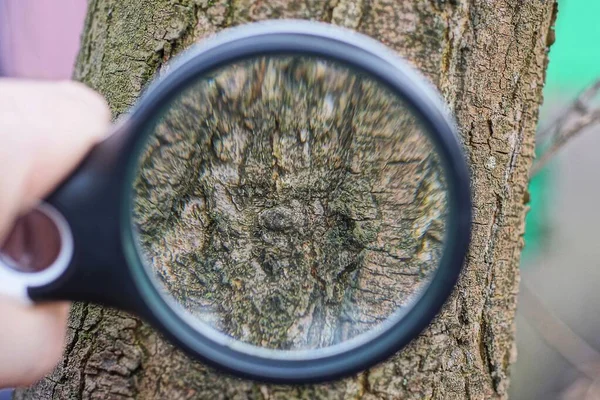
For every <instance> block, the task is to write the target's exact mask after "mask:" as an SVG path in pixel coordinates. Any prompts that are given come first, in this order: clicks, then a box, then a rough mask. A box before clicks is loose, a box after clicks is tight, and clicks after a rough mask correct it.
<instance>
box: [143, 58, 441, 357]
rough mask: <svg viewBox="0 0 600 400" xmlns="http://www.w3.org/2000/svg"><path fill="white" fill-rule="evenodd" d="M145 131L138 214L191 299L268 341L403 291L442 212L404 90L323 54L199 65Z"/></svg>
mask: <svg viewBox="0 0 600 400" xmlns="http://www.w3.org/2000/svg"><path fill="white" fill-rule="evenodd" d="M153 129H154V130H153V131H151V132H149V134H150V140H149V143H148V145H147V148H146V150H145V152H144V154H143V156H142V160H141V166H140V171H139V176H138V178H137V180H136V182H135V189H134V190H135V210H134V215H135V222H136V225H137V229H138V231H139V238H140V240H141V243H142V247H143V248H144V250H145V252H146V255H147V258H148V260H149V262H148V265H149V268H150V269H151V271H152V273H153V274H154V275H155V276H156V277H157V278H158V279H157V281H160V282H161V286H162V288H163V289H164V291H166V292H167V293H169V295H170V296H172V297H174V298H175V299H176V301H177V302H178V303H180V304H181V305H182V306H183V307H184V308H185V309H186V310H187V311H188V312H190V313H191V314H193V315H195V316H197V318H198V319H199V320H201V321H203V322H205V323H208V324H209V325H211V326H213V327H214V328H216V329H217V330H219V331H221V332H224V333H226V334H227V335H230V336H232V337H234V338H236V339H239V340H242V341H244V342H247V343H250V344H254V345H258V346H262V347H268V348H274V349H309V348H320V347H325V346H329V345H332V344H336V343H340V342H342V341H345V340H348V339H350V338H352V337H355V336H357V335H358V334H361V333H364V332H365V331H367V330H368V329H369V328H373V327H374V326H375V325H377V324H379V323H381V322H382V321H384V320H386V319H387V318H388V317H389V316H390V315H391V314H392V313H393V312H395V311H397V310H399V309H402V308H403V307H407V306H408V305H409V304H410V301H411V300H412V299H414V295H415V293H417V292H418V291H419V290H420V289H421V288H422V287H423V286H424V285H425V284H426V283H427V282H428V278H430V277H431V274H432V272H433V271H434V270H435V268H436V267H437V266H438V263H439V259H440V256H441V252H442V245H443V238H444V233H445V216H446V213H447V204H446V195H445V188H446V187H445V182H444V179H443V170H442V168H441V165H440V162H439V160H438V158H437V156H436V153H435V149H434V147H433V144H432V143H431V141H430V140H429V138H428V137H427V135H426V134H425V132H424V130H423V128H422V127H421V126H420V125H419V124H418V122H417V120H416V118H415V116H414V115H413V113H412V111H411V110H410V109H409V108H408V107H407V106H406V104H405V103H403V101H402V100H401V99H399V98H398V97H397V96H396V95H394V94H393V93H391V92H390V91H389V90H388V89H387V88H385V87H384V86H382V85H381V84H380V83H378V82H376V81H374V80H373V79H372V78H370V77H368V76H366V75H364V74H360V73H358V72H357V71H352V70H349V69H348V68H347V67H344V66H341V65H338V64H334V63H332V62H329V61H323V60H316V59H312V58H306V57H278V58H260V59H254V60H249V61H245V62H242V63H238V64H236V65H232V66H228V67H226V68H223V69H221V70H219V71H216V72H215V73H213V74H212V75H210V76H206V77H203V78H201V79H199V80H198V81H197V82H196V83H194V84H193V86H191V87H190V88H188V89H186V90H185V91H184V92H183V93H182V94H181V96H180V97H179V98H178V99H176V101H174V102H173V103H172V104H171V105H170V106H169V108H168V109H167V110H166V111H165V112H164V114H163V115H162V116H161V117H160V118H159V119H158V122H157V125H155V126H154V127H153Z"/></svg>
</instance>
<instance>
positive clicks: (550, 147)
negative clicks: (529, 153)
mask: <svg viewBox="0 0 600 400" xmlns="http://www.w3.org/2000/svg"><path fill="white" fill-rule="evenodd" d="M599 92H600V79H598V80H597V81H596V82H594V83H593V84H592V85H590V86H589V87H588V88H587V89H585V90H584V91H583V92H582V93H581V94H580V95H579V96H577V98H576V99H575V101H573V102H572V103H571V105H570V106H569V107H567V108H566V109H565V110H564V111H563V112H562V113H561V115H560V116H559V117H558V118H557V119H556V120H554V122H552V123H551V124H550V125H548V127H546V128H545V129H543V130H541V131H540V133H539V134H538V140H540V139H542V140H544V138H547V139H545V140H544V142H545V145H544V146H543V147H546V150H545V151H544V152H543V153H542V155H541V156H540V158H538V160H537V161H536V162H535V163H534V164H533V167H532V169H531V176H533V175H535V174H536V173H538V172H539V171H540V170H541V169H542V167H543V166H544V165H546V164H547V163H548V161H550V159H551V158H552V157H553V156H554V155H555V154H556V153H557V152H558V151H559V150H560V149H561V148H562V147H563V146H564V145H565V144H566V143H567V142H568V141H569V140H571V139H572V138H574V137H575V136H577V135H579V134H580V133H581V132H582V131H584V130H585V129H586V128H588V127H590V126H593V125H596V124H598V123H600V107H598V106H597V105H595V104H594V100H595V99H596V97H597V95H598V93H599ZM546 143H547V144H546Z"/></svg>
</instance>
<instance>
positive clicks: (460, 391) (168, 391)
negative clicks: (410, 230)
mask: <svg viewBox="0 0 600 400" xmlns="http://www.w3.org/2000/svg"><path fill="white" fill-rule="evenodd" d="M283 17H286V18H310V19H316V20H322V21H331V22H333V23H336V24H340V25H344V26H347V27H350V28H353V29H357V30H359V31H361V32H364V33H366V34H368V35H370V36H373V37H375V38H377V39H379V40H381V41H382V42H384V43H385V44H387V45H389V46H391V47H392V48H394V49H396V50H397V51H398V52H399V53H400V54H402V55H404V56H405V57H407V58H408V59H409V60H410V61H411V62H412V63H413V64H414V65H415V66H417V67H418V68H420V69H421V70H422V71H423V72H424V73H425V74H426V75H427V76H428V77H429V78H430V79H431V80H432V81H433V82H434V83H435V84H436V85H437V86H438V87H439V88H440V90H441V91H442V93H443V94H444V96H445V97H446V100H447V101H448V103H449V104H450V107H451V109H452V110H453V111H454V112H455V114H456V116H457V119H458V122H459V125H460V128H461V134H462V138H463V141H464V144H465V148H466V151H467V153H468V156H469V160H470V165H471V171H472V178H473V191H474V202H475V210H474V212H475V214H474V215H475V218H474V219H475V221H474V232H473V242H472V246H471V249H470V253H469V256H468V261H467V264H466V271H465V273H464V275H463V277H462V279H461V282H460V284H459V287H458V288H457V290H456V292H455V294H454V296H453V297H452V298H451V300H450V301H449V302H448V303H447V305H446V306H445V308H444V311H443V312H442V313H441V315H440V316H439V317H438V318H437V319H436V321H435V322H434V323H433V324H432V325H431V326H430V327H429V328H428V329H427V331H426V332H425V333H423V334H422V335H421V336H420V337H419V338H418V339H417V340H415V341H414V342H413V343H412V344H411V345H410V346H409V347H408V348H406V349H405V350H404V351H402V352H401V353H400V354H398V355H396V356H395V357H394V358H393V359H391V360H390V361H388V362H386V363H384V364H382V365H379V366H377V367H375V368H372V369H371V370H369V371H366V372H365V373H363V374H360V375H359V376H357V377H354V378H350V379H346V380H343V381H340V382H335V383H330V384H324V385H311V386H296V387H283V386H269V385H263V384H256V383H253V382H249V381H242V380H238V379H234V378H231V377H226V376H223V375H220V374H218V373H216V372H215V371H213V370H210V369H208V368H206V367H204V366H202V365H200V364H198V363H194V362H191V361H190V360H189V359H187V358H186V357H185V356H183V355H182V354H181V353H180V352H179V351H177V350H175V349H174V348H173V347H172V346H171V345H169V344H168V343H166V342H164V341H163V340H162V339H161V338H160V337H159V336H158V335H157V334H156V333H154V332H153V331H152V330H151V329H150V328H148V327H147V326H146V325H144V324H143V323H141V322H140V321H138V320H137V319H135V318H132V317H131V316H129V315H126V314H123V313H120V312H117V311H114V310H110V309H101V308H99V307H95V306H89V305H81V304H78V305H76V306H74V308H73V312H72V318H71V326H70V328H71V329H70V331H69V337H68V343H67V348H66V352H65V358H64V360H63V362H62V363H61V364H60V365H59V366H58V368H57V369H56V370H55V371H54V372H53V373H52V374H51V375H50V376H48V377H47V378H46V379H44V380H42V381H41V382H40V383H39V384H37V385H35V386H33V387H31V388H28V389H25V390H21V391H20V392H18V393H17V395H16V398H17V399H65V398H85V399H87V398H98V399H100V398H103V399H104V398H105V399H113V398H114V399H117V398H118V399H120V398H123V399H125V398H138V399H164V398H168V399H190V398H206V399H218V398H223V399H224V398H232V399H246V398H258V399H275V398H279V399H284V398H305V399H313V398H338V399H344V398H363V399H379V398H384V399H388V398H389V399H392V398H402V399H423V398H433V399H463V398H467V399H490V398H505V397H506V393H507V386H508V369H509V366H510V363H511V362H512V361H513V359H514V350H513V342H514V341H513V336H514V326H513V317H514V312H515V307H516V294H517V293H516V292H517V285H518V270H517V266H518V261H519V254H520V250H521V247H522V237H521V236H522V233H523V229H524V226H523V222H524V213H525V211H526V205H525V204H526V202H527V197H528V196H527V191H526V186H527V178H528V170H529V167H530V165H531V160H532V158H533V154H534V152H533V149H534V131H535V125H536V121H537V110H538V107H539V104H540V102H541V89H542V85H543V81H544V71H545V68H546V64H547V47H548V46H549V45H550V44H551V41H552V40H553V35H552V33H551V29H550V27H551V24H552V23H553V19H554V17H555V3H554V2H553V1H550V0H547V1H546V0H531V1H523V0H497V1H496V0H447V1H444V0H430V1H413V0H333V1H331V2H327V1H322V0H304V1H285V0H271V1H262V0H214V1H213V0H207V1H192V0H190V1H185V0H136V1H133V0H132V1H117V0H93V1H90V7H89V13H88V18H87V21H86V25H85V34H84V36H83V47H82V50H81V53H80V57H79V61H78V67H77V74H76V77H77V78H78V79H80V80H82V81H84V82H85V83H87V84H89V85H90V86H92V87H94V88H96V89H98V90H99V91H100V92H102V93H103V94H104V95H105V96H106V97H107V99H108V100H109V102H110V104H111V106H112V108H113V111H114V113H115V115H117V114H119V113H121V112H123V111H125V110H126V109H127V107H129V106H130V105H131V104H133V103H134V101H135V99H136V98H137V96H138V95H139V92H140V91H141V90H142V88H143V87H144V85H145V84H146V83H147V82H148V80H149V79H150V77H151V76H152V75H153V74H154V73H156V72H158V71H160V69H161V66H162V65H163V63H164V62H165V61H166V60H168V59H169V58H170V57H171V56H172V55H173V54H175V53H177V52H178V51H180V50H181V49H183V48H185V47H186V46H187V45H189V44H190V43H192V42H194V41H196V40H198V39H201V38H202V37H204V36H206V35H208V34H210V33H213V32H215V31H218V30H220V29H222V28H224V27H227V26H230V25H235V24H239V23H243V22H247V21H254V20H260V19H266V18H283Z"/></svg>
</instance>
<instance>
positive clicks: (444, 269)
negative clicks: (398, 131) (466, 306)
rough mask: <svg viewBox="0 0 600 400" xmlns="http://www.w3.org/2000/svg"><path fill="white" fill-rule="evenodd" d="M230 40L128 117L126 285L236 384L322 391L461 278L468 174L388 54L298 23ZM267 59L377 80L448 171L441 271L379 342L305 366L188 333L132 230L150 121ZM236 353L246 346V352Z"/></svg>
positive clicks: (180, 68) (420, 90) (374, 356)
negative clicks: (332, 67)
mask: <svg viewBox="0 0 600 400" xmlns="http://www.w3.org/2000/svg"><path fill="white" fill-rule="evenodd" d="M292 25H293V26H292ZM234 31H235V32H231V34H230V37H229V38H228V39H229V40H226V39H227V38H226V39H223V37H224V36H225V35H226V34H221V35H220V37H221V38H220V42H219V40H213V43H212V44H211V43H208V44H207V45H205V46H201V47H199V48H196V49H195V50H191V51H188V52H187V54H186V55H185V56H184V57H183V58H182V59H180V60H179V62H178V63H176V64H174V65H173V66H171V68H170V72H169V73H167V74H166V75H165V76H163V77H161V79H160V80H159V81H157V82H156V83H155V84H154V85H153V87H152V88H151V89H150V90H148V92H147V93H146V95H145V96H144V97H143V99H142V100H141V101H140V102H139V103H138V106H137V107H136V108H135V110H134V111H133V113H132V115H131V119H130V121H131V122H132V124H133V126H132V128H133V129H134V131H135V132H136V140H135V141H136V144H135V145H136V150H135V152H134V153H133V154H135V155H136V157H131V160H132V161H130V162H129V166H128V170H127V172H126V173H127V179H125V184H126V185H127V187H126V188H125V189H124V193H125V196H126V198H125V201H124V202H123V204H124V207H123V209H122V218H121V221H122V226H121V231H122V240H123V246H124V250H125V254H126V257H127V260H128V265H129V267H130V269H131V273H132V276H133V277H134V278H135V279H134V281H135V283H136V286H137V287H138V290H139V292H140V294H141V295H142V297H143V299H144V301H145V303H146V305H147V307H148V308H149V310H150V315H152V316H153V319H154V321H153V322H154V325H155V326H156V327H158V328H159V329H160V330H161V331H163V333H164V334H165V335H166V336H168V337H169V338H170V339H171V340H174V341H175V342H177V343H179V344H180V345H181V346H182V347H183V348H184V349H186V350H187V351H189V352H190V353H191V354H194V355H196V356H199V357H200V358H202V359H204V360H205V361H207V362H209V363H211V364H213V365H216V366H218V367H220V368H223V369H225V370H228V371H230V372H232V373H234V374H236V375H241V376H245V377H249V378H252V379H258V380H266V381H271V382H274V381H275V382H283V383H294V382H317V381H326V380H330V379H335V378H338V377H341V376H346V375H349V374H351V373H354V372H358V371H361V370H363V369H365V368H368V367H370V366H371V365H373V364H375V363H377V362H379V361H382V360H383V359H385V358H387V357H389V356H390V355H392V354H394V353H395V352H396V351H398V350H399V349H401V348H402V347H403V346H405V345H406V344H407V343H408V342H410V341H411V340H412V339H413V338H414V337H415V336H417V335H418V334H419V333H420V332H421V331H422V330H423V329H424V328H425V327H426V326H427V325H428V324H429V322H430V321H431V320H432V319H433V317H434V316H435V315H437V313H438V312H439V310H440V308H441V306H442V305H443V303H444V302H445V300H446V299H447V298H448V296H449V295H450V293H451V292H452V289H453V287H454V285H455V283H456V280H457V279H458V276H459V274H460V271H461V269H462V264H463V261H464V258H465V255H466V251H467V247H468V243H469V239H470V226H471V195H470V187H469V186H470V184H469V174H468V169H467V167H466V162H465V159H464V156H463V154H462V151H461V147H460V144H459V142H458V137H457V134H456V132H455V125H454V124H453V122H452V121H451V119H450V117H449V116H448V115H447V113H446V112H445V110H444V106H443V103H442V102H441V101H440V100H439V99H438V98H437V96H436V95H435V93H434V92H432V89H431V88H430V87H429V86H428V83H427V82H426V81H425V80H423V78H420V76H419V75H418V74H417V73H415V71H413V70H412V69H411V68H410V67H409V66H408V65H407V64H406V63H405V62H403V61H402V60H401V59H400V58H399V57H397V56H393V55H391V54H390V51H389V50H388V49H387V48H385V47H384V46H382V45H381V44H380V43H378V42H376V41H374V40H372V39H369V38H366V37H364V36H363V35H359V34H356V33H355V32H352V31H347V30H345V29H341V28H337V27H332V26H329V25H325V24H320V23H314V22H297V21H284V22H278V23H269V24H250V25H245V26H243V27H239V28H236V29H234ZM274 54H276V55H306V56H314V57H320V58H327V59H330V60H333V61H337V62H339V63H341V64H343V65H347V66H348V67H350V68H354V69H358V70H360V71H363V72H364V73H366V74H367V75H369V76H371V77H373V78H375V79H377V80H378V81H379V82H381V83H382V84H383V85H384V86H385V87H386V88H388V89H389V90H391V91H393V92H394V93H395V94H397V95H399V96H400V97H401V98H402V99H403V100H404V101H405V103H407V104H408V105H409V106H410V107H411V108H412V110H413V111H414V112H415V113H416V114H417V115H418V116H419V118H420V122H421V124H422V125H423V126H425V127H426V131H427V134H428V136H429V138H430V139H431V140H432V142H433V143H434V145H435V146H436V150H437V151H438V153H439V154H440V155H441V159H442V161H443V163H444V166H445V167H446V169H445V175H446V179H447V185H448V201H449V205H450V207H449V215H448V218H447V221H448V227H447V243H446V244H445V247H444V253H443V256H442V260H441V262H440V267H439V268H438V270H437V271H436V273H435V274H434V276H433V277H432V278H431V281H430V283H429V284H428V285H427V286H426V287H425V288H424V289H423V290H422V293H421V294H420V296H419V298H418V300H417V301H415V303H414V304H413V305H412V307H411V308H410V309H409V310H407V312H406V313H405V315H404V316H403V317H402V318H400V319H398V320H397V321H395V322H394V323H393V324H390V326H388V327H387V328H386V329H385V330H383V331H382V332H379V334H378V335H375V336H373V337H369V338H368V340H366V341H363V342H362V343H358V344H357V345H355V346H351V347H349V348H347V349H345V350H344V351H342V352H338V353H334V354H328V353H329V352H328V351H327V350H326V349H327V348H322V349H315V350H306V351H307V352H311V353H315V356H313V357H311V358H308V357H307V358H295V357H294V358H293V359H291V358H290V357H289V356H290V354H291V353H293V352H302V351H303V350H293V351H287V350H284V351H282V350H272V351H274V352H276V353H279V354H280V357H277V356H275V357H274V356H272V351H269V350H267V353H269V354H270V355H271V356H269V357H263V356H260V355H259V354H257V353H256V352H251V353H250V352H247V351H244V347H243V346H242V348H241V347H240V346H238V345H233V346H232V344H231V342H230V343H219V342H217V341H215V340H214V339H211V338H210V337H208V336H207V335H205V334H203V333H202V332H200V331H198V330H197V329H195V328H193V327H191V326H190V324H189V323H188V322H186V321H185V319H184V318H182V316H181V315H180V314H179V313H177V312H176V311H175V310H173V308H172V306H170V305H169V304H168V301H166V299H165V298H164V297H163V296H162V295H161V294H160V292H159V290H158V288H157V286H156V284H155V283H153V282H152V280H151V277H150V276H149V274H148V272H147V270H146V268H145V267H144V265H143V261H142V260H141V259H140V256H139V253H138V250H137V244H136V240H135V238H134V233H133V230H132V228H131V227H132V226H133V225H132V220H131V218H132V215H131V209H132V208H131V205H132V202H133V199H132V197H133V191H132V190H131V183H132V182H133V179H134V177H135V174H136V172H137V170H138V163H137V161H138V157H137V155H138V154H139V152H140V151H141V149H140V148H141V147H143V144H145V140H144V139H145V137H146V129H145V128H146V127H148V126H151V125H152V122H153V117H155V116H156V115H157V114H159V113H160V111H161V110H162V109H163V106H164V104H165V103H168V102H170V101H172V99H173V98H174V97H175V96H177V94H179V93H181V91H182V90H185V88H186V87H187V84H188V83H189V82H190V81H193V80H196V79H198V78H199V77H200V76H202V75H204V74H207V73H209V72H211V71H214V70H216V69H219V68H221V67H223V66H226V65H231V64H232V63H235V62H237V61H241V60H245V59H249V58H252V57H262V56H267V55H274ZM206 326H207V327H208V325H206ZM209 329H212V330H213V331H214V332H217V331H216V330H214V329H213V328H209ZM364 335H368V334H364ZM223 336H224V335H223ZM361 336H363V335H359V336H357V338H360V337H361ZM350 341H352V339H350V340H349V342H350ZM236 342H238V341H236ZM358 342H360V340H359V341H358ZM342 344H343V343H342ZM244 346H252V345H250V344H246V343H245V344H244ZM254 347H257V346H254ZM331 347H334V346H331ZM261 351H262V352H264V350H261ZM318 353H321V354H320V355H319V354H318ZM324 354H325V356H323V355H324ZM286 356H287V357H286Z"/></svg>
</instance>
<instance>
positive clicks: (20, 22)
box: [0, 0, 87, 79]
mask: <svg viewBox="0 0 600 400" xmlns="http://www.w3.org/2000/svg"><path fill="white" fill-rule="evenodd" d="M86 7H87V2H86V1H85V0H0V72H1V73H2V75H4V76H14V77H21V78H41V79H68V78H70V77H71V74H72V73H73V66H74V64H75V58H76V56H77V52H78V50H79V41H80V35H81V30H82V28H83V21H84V18H85V11H86Z"/></svg>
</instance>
